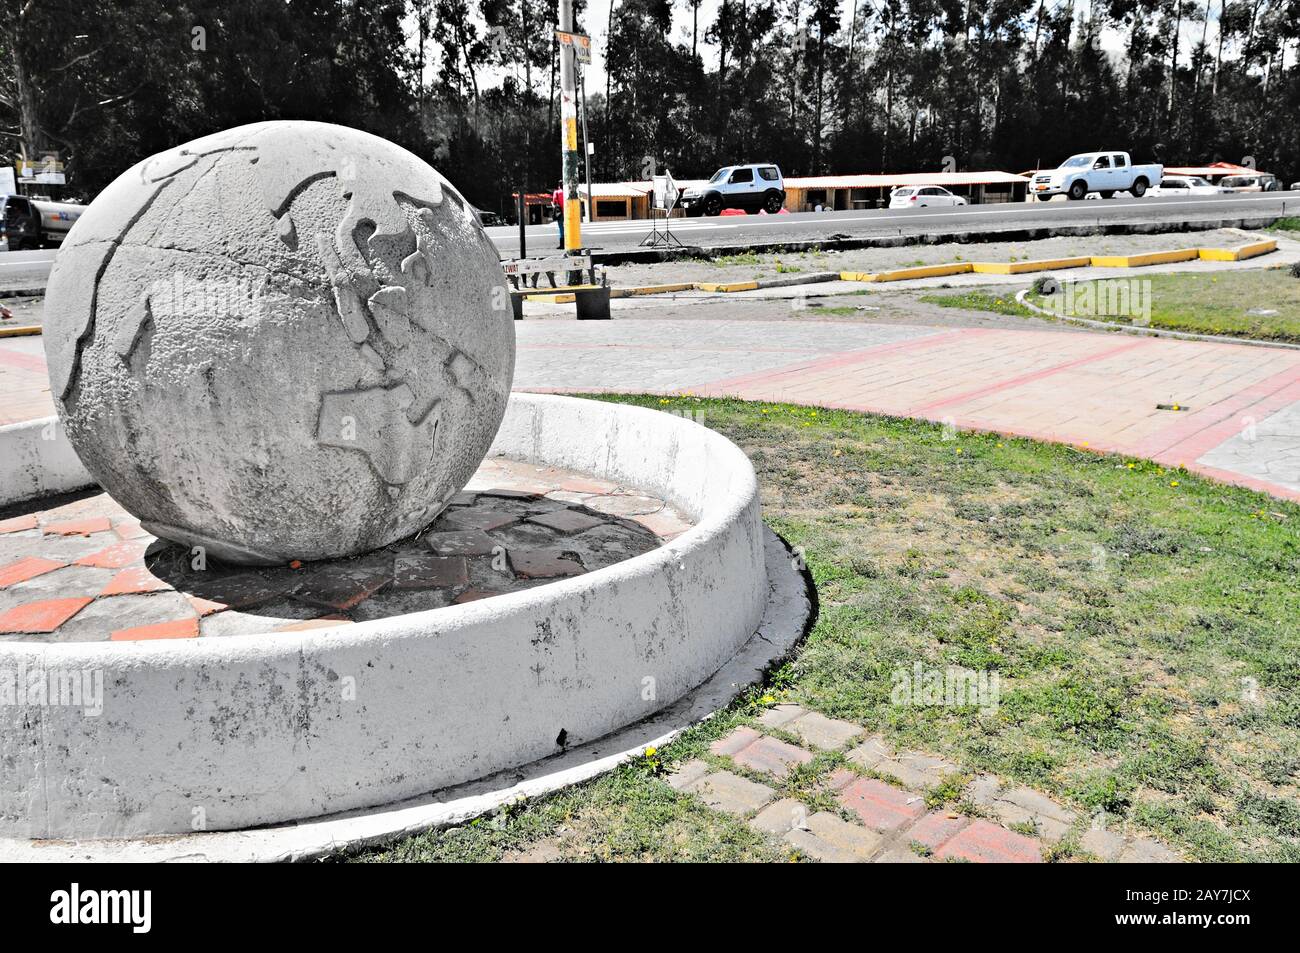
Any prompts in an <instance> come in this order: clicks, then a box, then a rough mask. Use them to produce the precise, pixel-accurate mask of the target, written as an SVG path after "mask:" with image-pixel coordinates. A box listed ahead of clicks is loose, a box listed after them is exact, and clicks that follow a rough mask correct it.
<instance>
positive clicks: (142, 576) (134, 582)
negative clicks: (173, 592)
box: [100, 566, 171, 596]
mask: <svg viewBox="0 0 1300 953" xmlns="http://www.w3.org/2000/svg"><path fill="white" fill-rule="evenodd" d="M170 588H171V586H170V585H168V584H167V583H166V582H164V581H163V580H161V579H159V578H158V577H157V576H155V575H154V574H153V573H151V572H150V571H149V570H148V568H146V567H144V566H136V567H134V568H133V569H123V570H122V571H121V572H119V573H118V574H117V575H116V576H114V577H113V578H112V579H110V580H109V581H108V585H107V586H105V587H104V590H103V592H101V593H100V595H101V596H125V595H130V594H132V593H139V592H162V591H163V590H164V589H170Z"/></svg>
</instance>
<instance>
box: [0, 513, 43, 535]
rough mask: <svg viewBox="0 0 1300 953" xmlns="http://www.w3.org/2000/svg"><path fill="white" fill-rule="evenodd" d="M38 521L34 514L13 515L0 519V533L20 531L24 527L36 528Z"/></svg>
mask: <svg viewBox="0 0 1300 953" xmlns="http://www.w3.org/2000/svg"><path fill="white" fill-rule="evenodd" d="M39 525H40V521H39V520H38V519H37V518H36V516H35V514H30V513H29V514H28V515H27V516H14V517H11V518H10V519H7V520H0V533H21V532H22V531H23V530H25V529H36V527H37V526H39Z"/></svg>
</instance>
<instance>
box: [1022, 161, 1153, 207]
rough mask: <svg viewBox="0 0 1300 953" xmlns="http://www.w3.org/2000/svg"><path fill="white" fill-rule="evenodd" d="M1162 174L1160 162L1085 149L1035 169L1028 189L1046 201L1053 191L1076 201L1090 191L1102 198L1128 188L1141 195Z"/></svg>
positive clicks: (1130, 192) (1134, 194)
mask: <svg viewBox="0 0 1300 953" xmlns="http://www.w3.org/2000/svg"><path fill="white" fill-rule="evenodd" d="M1164 174H1165V167H1164V166H1162V165H1157V164H1152V165H1133V163H1132V162H1130V161H1129V157H1128V153H1127V152H1084V153H1082V154H1080V155H1077V156H1070V158H1068V159H1066V160H1065V161H1064V162H1062V163H1061V165H1060V166H1059V167H1058V168H1055V169H1050V170H1047V171H1044V172H1035V173H1034V178H1033V182H1031V183H1030V186H1029V191H1030V193H1031V194H1033V195H1037V196H1038V198H1039V199H1040V200H1041V201H1044V202H1046V201H1047V200H1048V199H1050V198H1051V197H1052V196H1053V195H1068V196H1069V197H1070V198H1072V199H1075V200H1076V201H1077V200H1079V199H1082V198H1084V197H1085V196H1086V195H1087V194H1088V193H1089V192H1100V193H1101V197H1102V198H1104V199H1108V198H1110V197H1111V196H1112V195H1114V194H1115V193H1116V192H1128V193H1129V194H1130V195H1132V196H1133V197H1134V198H1135V199H1140V198H1141V197H1142V196H1143V195H1145V194H1146V191H1147V189H1148V188H1149V187H1151V186H1152V185H1159V184H1160V179H1161V178H1162V177H1163V176H1164Z"/></svg>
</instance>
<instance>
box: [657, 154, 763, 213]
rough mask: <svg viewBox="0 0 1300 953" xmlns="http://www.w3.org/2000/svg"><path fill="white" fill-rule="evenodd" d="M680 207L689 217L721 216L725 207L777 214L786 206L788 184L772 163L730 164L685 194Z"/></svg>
mask: <svg viewBox="0 0 1300 953" xmlns="http://www.w3.org/2000/svg"><path fill="white" fill-rule="evenodd" d="M680 204H681V206H682V209H683V210H685V212H686V214H687V215H721V214H722V210H723V209H724V208H738V209H744V210H745V211H746V212H757V211H760V210H761V211H764V212H767V213H768V214H769V215H775V214H776V213H777V212H779V211H781V207H782V206H783V205H785V181H784V180H783V179H782V178H781V170H780V169H778V168H777V167H776V166H774V165H772V164H771V163H767V162H760V163H756V164H754V165H729V166H726V167H725V168H722V169H719V170H718V171H717V172H715V173H713V178H711V179H709V181H708V182H706V183H704V185H701V186H699V187H698V188H691V189H687V190H686V191H685V192H683V193H682V197H681V202H680Z"/></svg>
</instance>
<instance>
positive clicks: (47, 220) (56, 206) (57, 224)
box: [0, 195, 86, 251]
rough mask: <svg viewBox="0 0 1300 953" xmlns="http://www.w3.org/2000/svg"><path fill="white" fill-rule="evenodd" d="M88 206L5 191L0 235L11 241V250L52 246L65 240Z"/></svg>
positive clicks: (0, 219)
mask: <svg viewBox="0 0 1300 953" xmlns="http://www.w3.org/2000/svg"><path fill="white" fill-rule="evenodd" d="M85 210H86V206H84V205H76V204H74V203H72V202H50V201H48V200H44V199H29V198H27V197H26V196H25V195H6V196H5V197H4V208H3V211H2V212H0V238H3V239H4V240H5V241H6V242H7V243H8V248H9V250H10V251H28V250H31V249H34V248H50V247H52V246H55V245H59V244H61V243H62V242H63V238H64V236H65V235H67V234H68V230H69V229H70V228H72V224H73V223H74V222H75V221H76V220H77V219H79V218H81V213H82V212H84V211H85Z"/></svg>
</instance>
